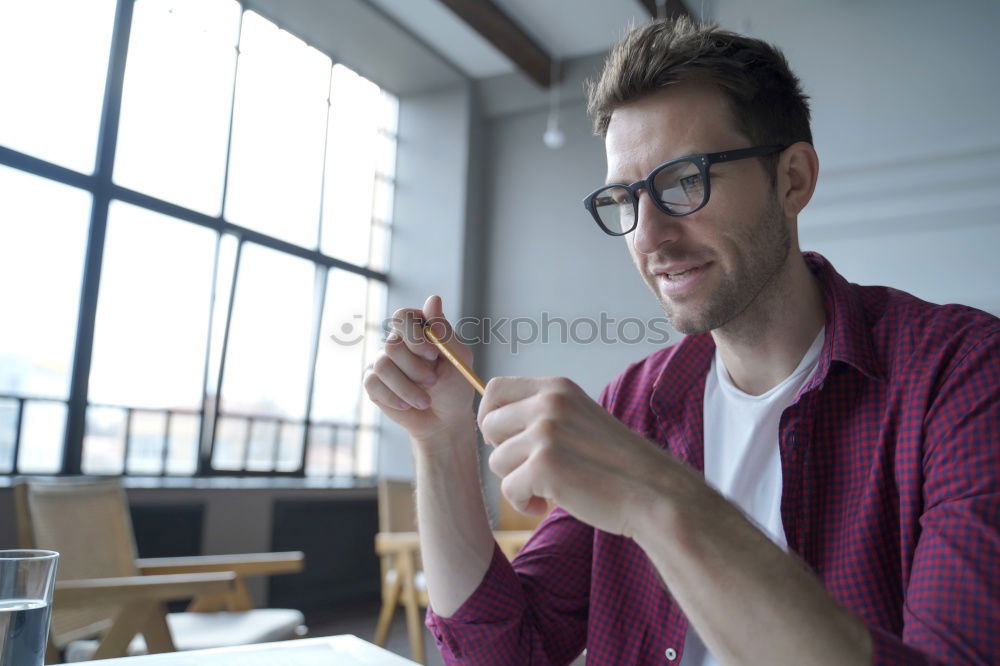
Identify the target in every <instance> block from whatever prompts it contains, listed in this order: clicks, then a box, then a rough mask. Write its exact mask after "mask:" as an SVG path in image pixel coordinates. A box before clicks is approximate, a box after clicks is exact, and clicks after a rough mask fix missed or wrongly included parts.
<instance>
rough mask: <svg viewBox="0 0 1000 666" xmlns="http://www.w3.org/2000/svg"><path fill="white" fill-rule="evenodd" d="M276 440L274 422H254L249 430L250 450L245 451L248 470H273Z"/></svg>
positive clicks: (276, 425) (276, 429)
mask: <svg viewBox="0 0 1000 666" xmlns="http://www.w3.org/2000/svg"><path fill="white" fill-rule="evenodd" d="M277 439H278V423H277V422H276V421H254V423H253V426H252V427H251V428H250V448H249V450H248V451H247V469H248V470H254V471H256V472H262V471H269V470H272V469H274V454H275V446H276V445H277V443H278V442H277Z"/></svg>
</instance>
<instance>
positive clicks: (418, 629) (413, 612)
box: [399, 551, 427, 664]
mask: <svg viewBox="0 0 1000 666" xmlns="http://www.w3.org/2000/svg"><path fill="white" fill-rule="evenodd" d="M400 565H401V566H400V572H399V573H400V578H402V579H403V607H404V608H405V609H406V631H407V633H408V634H409V635H410V659H412V660H413V661H415V662H417V663H418V664H426V663H427V658H426V655H425V654H424V623H423V622H421V621H420V602H419V601H418V600H417V586H416V581H415V580H414V571H415V566H414V563H413V558H412V556H411V554H410V552H409V551H407V552H405V553H402V557H400Z"/></svg>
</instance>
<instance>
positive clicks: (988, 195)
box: [715, 0, 1000, 314]
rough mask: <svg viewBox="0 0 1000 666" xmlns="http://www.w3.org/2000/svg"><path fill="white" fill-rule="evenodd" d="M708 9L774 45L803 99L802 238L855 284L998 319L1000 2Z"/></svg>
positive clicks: (778, 3)
mask: <svg viewBox="0 0 1000 666" xmlns="http://www.w3.org/2000/svg"><path fill="white" fill-rule="evenodd" d="M748 11H752V12H753V13H751V14H748ZM715 15H716V18H717V20H718V21H719V22H720V23H721V24H722V25H723V26H725V27H729V28H733V29H740V28H741V27H742V26H746V25H747V21H749V32H750V34H752V35H754V36H756V37H760V38H762V39H766V40H768V41H772V42H774V43H776V44H778V45H779V46H781V48H782V49H783V50H784V52H785V55H786V56H787V57H788V59H789V61H790V63H791V65H792V67H793V69H794V70H795V72H796V73H797V74H798V75H799V76H800V78H801V79H802V81H803V84H804V87H805V89H806V92H807V93H808V94H809V95H810V96H811V97H812V107H813V133H814V138H815V143H816V149H817V151H818V152H819V155H820V164H821V167H820V170H821V174H820V182H819V186H818V187H817V191H816V195H815V197H814V199H813V202H812V203H811V204H810V206H809V207H808V208H807V209H806V211H805V212H804V214H803V215H802V217H801V219H800V230H801V239H802V246H803V247H804V248H806V249H813V250H817V251H819V252H821V253H823V254H825V255H826V256H827V257H828V258H829V259H830V260H831V261H833V262H834V264H835V265H836V267H837V269H838V270H839V271H840V272H841V273H843V274H844V275H845V276H847V277H848V279H850V280H852V281H855V282H859V283H862V284H886V285H890V286H894V287H898V288H900V289H904V290H906V291H909V292H911V293H913V294H915V295H917V296H919V297H921V298H924V299H927V300H930V301H934V302H940V303H951V302H957V303H965V304H968V305H972V306H975V307H978V308H981V309H984V310H988V311H991V312H993V313H994V314H1000V267H998V263H997V261H996V254H997V250H998V248H1000V129H998V124H997V123H998V120H1000V76H998V74H997V66H998V65H1000V56H998V55H997V51H996V35H997V34H998V32H1000V3H998V2H996V0H959V1H957V2H949V3H941V2H931V1H929V0H921V1H918V2H914V1H913V0H881V1H880V2H877V3H876V2H871V3H867V2H866V3H861V2H843V1H840V2H801V1H795V2H793V1H792V0H769V1H768V2H764V3H761V2H755V3H753V4H752V6H751V5H748V3H734V2H716V3H715Z"/></svg>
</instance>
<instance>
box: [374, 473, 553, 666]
mask: <svg viewBox="0 0 1000 666" xmlns="http://www.w3.org/2000/svg"><path fill="white" fill-rule="evenodd" d="M510 511H512V512H513V513H514V514H515V515H518V516H520V515H521V514H518V513H517V512H516V511H514V510H513V508H511V509H510ZM529 520H531V519H530V518H529ZM538 520H539V519H535V524H537V522H538ZM378 522H379V532H378V534H376V535H375V553H376V554H377V555H378V556H379V558H380V562H381V568H382V608H381V610H380V611H379V616H378V624H377V625H376V627H375V640H374V642H375V644H376V645H385V641H386V638H387V637H388V635H389V627H390V625H391V624H392V618H393V616H394V615H395V614H396V608H397V607H398V606H402V607H403V609H404V610H405V612H406V630H407V633H408V634H409V637H410V658H411V659H412V660H414V661H416V662H417V663H420V664H424V663H426V654H425V652H424V628H423V612H422V609H424V608H427V605H428V599H427V585H426V583H425V580H424V573H423V570H422V566H421V562H420V539H419V537H418V536H417V532H416V529H417V520H416V507H415V506H414V497H413V484H412V482H410V481H394V480H390V479H380V480H379V482H378ZM493 536H494V538H495V539H496V541H497V544H498V545H499V546H500V550H501V551H503V553H504V555H506V556H507V558H508V559H514V556H515V555H517V552H518V551H519V550H520V549H521V547H522V546H523V545H524V544H525V542H527V540H528V537H530V536H531V529H517V530H500V531H496V532H494V533H493Z"/></svg>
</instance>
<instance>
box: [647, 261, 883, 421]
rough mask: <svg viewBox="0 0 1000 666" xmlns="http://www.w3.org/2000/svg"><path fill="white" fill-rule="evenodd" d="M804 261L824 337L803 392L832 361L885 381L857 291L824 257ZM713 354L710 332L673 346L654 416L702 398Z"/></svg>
mask: <svg viewBox="0 0 1000 666" xmlns="http://www.w3.org/2000/svg"><path fill="white" fill-rule="evenodd" d="M802 256H803V258H804V259H805V261H806V265H807V266H808V267H809V270H811V271H812V273H813V274H814V275H815V276H816V278H817V279H818V280H819V282H820V289H821V290H822V293H823V309H824V311H825V313H826V335H825V340H824V342H823V351H822V352H821V353H820V357H819V363H818V365H817V367H816V372H815V373H813V377H812V379H811V380H810V381H809V383H808V384H807V385H806V386H804V387H802V390H801V392H800V393H804V392H806V391H809V390H812V389H813V388H814V387H816V386H818V385H820V384H822V383H823V381H825V380H826V376H827V373H828V372H829V370H830V366H831V364H832V363H833V361H840V362H843V363H846V364H848V365H850V366H852V367H854V368H856V369H857V370H858V371H859V372H861V373H862V374H864V375H865V376H867V377H869V378H871V379H876V380H881V379H882V378H883V373H882V368H881V366H880V365H879V362H878V359H877V357H876V354H875V348H874V345H873V344H872V340H871V334H870V331H869V324H868V322H867V318H866V316H865V308H864V304H863V303H862V302H861V298H860V296H859V295H858V293H857V291H856V290H855V289H853V288H852V285H851V284H850V283H849V282H847V280H845V279H844V278H843V276H841V275H840V274H839V273H838V272H837V271H836V270H834V268H833V266H832V265H831V264H830V262H829V261H827V260H826V258H825V257H823V256H822V255H821V254H819V253H817V252H803V253H802ZM714 353H715V341H714V340H713V339H712V335H711V333H700V334H698V335H689V336H687V337H685V338H684V339H683V340H681V341H680V342H679V343H678V344H677V345H675V346H674V348H673V349H672V350H671V353H670V354H669V356H668V358H667V360H666V362H665V363H664V365H663V368H662V370H661V371H660V373H659V374H658V375H657V378H656V381H655V382H654V384H653V391H652V394H651V395H650V404H651V405H652V406H654V411H659V409H655V408H656V407H659V408H660V409H662V408H664V407H666V406H667V405H668V404H670V403H673V402H675V401H677V400H680V399H681V398H682V397H683V396H685V395H686V394H688V392H690V391H694V392H696V395H697V397H699V398H700V397H701V396H702V395H703V394H704V389H705V376H706V374H707V373H708V370H709V368H710V367H711V363H712V357H713V355H714Z"/></svg>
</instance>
